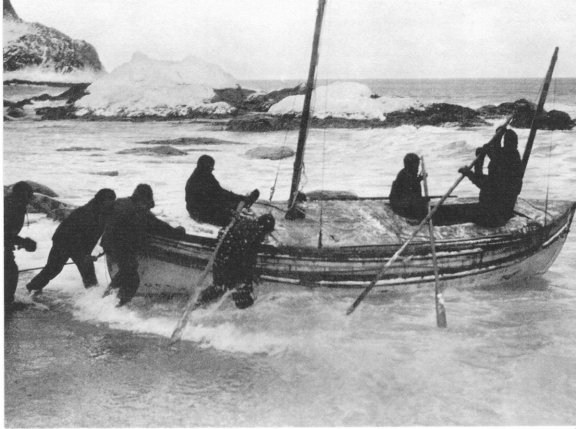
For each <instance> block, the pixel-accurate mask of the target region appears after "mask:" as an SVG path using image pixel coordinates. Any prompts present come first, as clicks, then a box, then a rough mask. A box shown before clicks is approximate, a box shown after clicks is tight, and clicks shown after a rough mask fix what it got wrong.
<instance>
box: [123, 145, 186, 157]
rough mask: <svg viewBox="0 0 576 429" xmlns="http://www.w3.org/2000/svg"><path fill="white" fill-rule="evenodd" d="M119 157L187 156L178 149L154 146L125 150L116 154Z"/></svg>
mask: <svg viewBox="0 0 576 429" xmlns="http://www.w3.org/2000/svg"><path fill="white" fill-rule="evenodd" d="M116 153H118V154H120V155H127V154H132V155H161V156H182V155H187V153H186V152H183V151H181V150H179V149H176V148H174V147H172V146H155V147H136V148H133V149H125V150H121V151H119V152H116Z"/></svg>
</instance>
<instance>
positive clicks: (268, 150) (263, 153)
mask: <svg viewBox="0 0 576 429" xmlns="http://www.w3.org/2000/svg"><path fill="white" fill-rule="evenodd" d="M246 156H247V157H248V158H252V159H271V160H278V159H284V158H290V157H291V156H294V150H293V149H291V148H289V147H287V146H281V147H272V146H258V147H255V148H253V149H250V150H249V151H247V152H246Z"/></svg>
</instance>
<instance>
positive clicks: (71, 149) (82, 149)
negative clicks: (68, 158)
mask: <svg viewBox="0 0 576 429" xmlns="http://www.w3.org/2000/svg"><path fill="white" fill-rule="evenodd" d="M102 150H104V149H102V148H100V147H83V146H70V147H63V148H60V149H56V152H93V151H102Z"/></svg>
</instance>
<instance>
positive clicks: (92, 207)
mask: <svg viewBox="0 0 576 429" xmlns="http://www.w3.org/2000/svg"><path fill="white" fill-rule="evenodd" d="M115 200H116V193H115V192H114V191H113V190H112V189H100V190H99V191H98V192H97V193H96V195H95V196H94V198H92V199H91V200H90V201H89V202H88V203H87V204H85V205H83V206H82V207H79V208H77V209H76V210H74V211H73V212H72V213H70V215H69V216H68V217H67V218H66V219H64V220H63V221H62V223H61V224H60V225H59V226H58V228H56V232H55V233H54V236H53V237H52V242H53V244H52V249H51V250H50V254H49V255H48V262H47V263H46V266H45V267H44V268H43V269H42V271H40V273H38V275H37V276H36V277H34V278H33V279H32V280H31V281H30V283H28V284H27V285H26V289H28V291H29V292H35V293H41V292H42V289H43V288H44V287H45V286H46V285H47V284H48V283H49V282H50V280H52V279H53V278H54V277H56V276H57V275H58V274H60V272H61V271H62V268H64V265H66V262H68V259H72V261H74V263H75V264H76V267H77V268H78V271H79V272H80V275H81V276H82V281H83V283H84V287H85V288H89V287H92V286H96V285H98V280H97V279H96V273H95V271H94V261H93V260H92V258H91V256H90V254H91V253H92V251H93V250H94V247H95V246H96V243H98V240H99V239H100V236H101V235H102V233H103V232H104V225H105V221H106V218H107V216H108V215H109V214H110V212H111V211H112V206H113V204H114V201H115Z"/></svg>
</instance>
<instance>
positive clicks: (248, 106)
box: [240, 85, 306, 112]
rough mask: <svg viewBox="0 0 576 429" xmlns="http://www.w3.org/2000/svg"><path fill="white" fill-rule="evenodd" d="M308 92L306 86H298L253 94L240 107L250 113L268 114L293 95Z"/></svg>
mask: <svg viewBox="0 0 576 429" xmlns="http://www.w3.org/2000/svg"><path fill="white" fill-rule="evenodd" d="M305 92H306V87H305V86H304V85H297V86H295V87H294V88H284V89H280V90H277V91H271V92H268V93H266V94H253V95H251V96H249V97H248V98H247V99H246V101H245V102H244V103H243V104H242V105H241V106H240V108H241V109H242V110H245V111H249V112H267V111H268V109H270V107H271V106H272V105H274V104H276V103H278V102H279V101H281V100H283V99H284V98H286V97H289V96H291V95H303V94H305Z"/></svg>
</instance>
